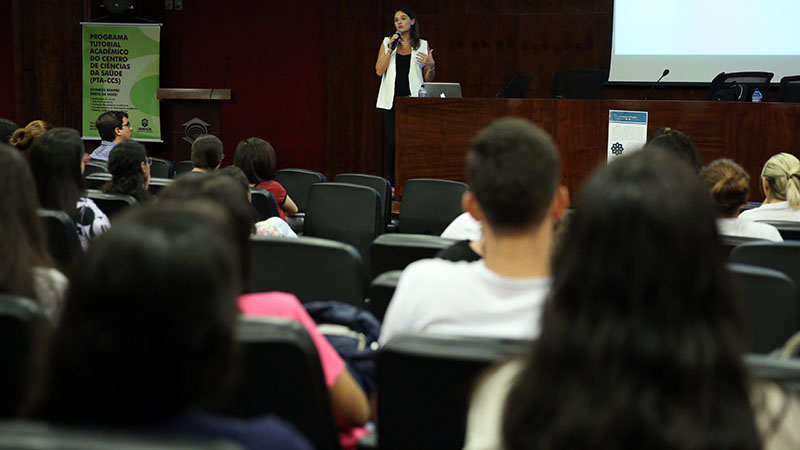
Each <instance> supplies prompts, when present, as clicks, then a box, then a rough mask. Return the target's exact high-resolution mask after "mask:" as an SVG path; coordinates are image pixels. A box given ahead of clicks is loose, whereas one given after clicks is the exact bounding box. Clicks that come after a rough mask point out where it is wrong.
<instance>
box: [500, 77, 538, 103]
mask: <svg viewBox="0 0 800 450" xmlns="http://www.w3.org/2000/svg"><path fill="white" fill-rule="evenodd" d="M532 79H533V77H532V76H530V75H526V74H523V73H519V72H517V73H515V74H514V75H511V76H510V77H509V78H508V80H506V82H505V83H504V84H503V89H501V90H500V92H498V93H497V95H495V97H497V98H528V86H530V84H531V80H532Z"/></svg>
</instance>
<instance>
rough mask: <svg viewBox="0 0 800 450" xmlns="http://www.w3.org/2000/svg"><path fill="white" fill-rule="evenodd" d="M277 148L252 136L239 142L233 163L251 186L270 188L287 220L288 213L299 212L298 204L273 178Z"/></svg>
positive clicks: (283, 216) (282, 216)
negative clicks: (245, 176) (242, 172)
mask: <svg viewBox="0 0 800 450" xmlns="http://www.w3.org/2000/svg"><path fill="white" fill-rule="evenodd" d="M276 161H277V160H276V157H275V149H274V148H272V145H271V144H270V143H269V142H267V141H265V140H263V139H260V138H257V137H251V138H249V139H245V140H243V141H242V142H239V145H237V146H236V155H234V157H233V164H234V165H236V166H237V167H239V168H240V169H242V171H244V174H245V175H247V179H248V180H249V181H250V186H251V187H257V188H260V189H266V190H268V191H269V192H270V193H271V194H272V196H273V197H275V201H276V202H277V203H278V206H280V208H278V212H280V215H281V219H283V220H286V215H287V214H288V215H290V216H293V215H295V214H297V205H296V204H295V203H294V201H292V198H291V197H289V195H288V194H287V193H286V189H284V188H283V186H281V184H280V183H278V182H277V181H275V180H273V178H274V177H275V170H276V167H277V162H276Z"/></svg>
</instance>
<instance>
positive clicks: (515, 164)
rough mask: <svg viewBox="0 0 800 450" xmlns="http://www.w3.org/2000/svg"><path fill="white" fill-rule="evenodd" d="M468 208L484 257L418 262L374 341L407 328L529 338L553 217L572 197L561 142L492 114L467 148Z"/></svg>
mask: <svg viewBox="0 0 800 450" xmlns="http://www.w3.org/2000/svg"><path fill="white" fill-rule="evenodd" d="M467 178H468V181H469V185H470V188H471V191H469V192H468V193H467V194H466V195H464V198H463V206H464V210H465V211H468V212H469V213H470V214H471V215H472V216H473V217H474V218H475V219H476V220H478V221H480V222H481V224H482V226H483V236H484V245H483V248H484V259H483V260H480V261H475V262H464V261H460V262H452V261H445V260H441V259H431V260H422V261H417V262H415V263H413V264H411V265H410V266H408V267H407V268H406V269H405V271H403V274H402V276H401V278H400V281H399V282H398V285H397V289H396V291H395V295H394V297H393V298H392V301H391V303H390V304H389V308H388V309H387V311H386V316H385V319H384V322H383V327H382V330H381V336H380V342H381V343H382V344H385V343H386V342H387V341H388V340H389V339H390V338H391V337H392V336H394V335H396V334H398V333H402V332H405V331H431V332H442V333H451V334H460V335H473V336H495V337H507V338H518V339H527V338H533V337H535V336H536V335H537V334H538V329H539V325H538V322H539V320H538V319H539V315H540V313H541V306H542V304H543V302H544V298H545V297H546V295H547V293H548V291H549V286H550V278H549V277H550V255H551V245H552V233H553V221H554V220H556V219H558V218H559V217H561V215H562V214H563V213H564V211H565V209H566V208H567V206H568V203H569V195H568V193H567V189H566V188H565V187H563V186H561V184H560V181H561V169H560V159H559V154H558V149H557V148H556V145H555V143H554V142H553V140H552V138H551V137H550V136H549V135H548V134H547V133H546V132H545V131H544V130H542V129H541V128H539V127H537V126H536V125H534V124H532V123H530V122H529V121H527V120H523V119H511V118H506V119H500V120H498V121H495V122H494V123H492V124H491V125H489V126H488V127H487V128H485V129H484V130H483V131H481V132H480V133H479V134H478V136H477V137H476V138H475V139H474V140H473V141H472V144H471V145H470V149H469V151H468V153H467Z"/></svg>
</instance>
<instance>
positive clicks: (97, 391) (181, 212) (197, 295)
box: [28, 202, 240, 427]
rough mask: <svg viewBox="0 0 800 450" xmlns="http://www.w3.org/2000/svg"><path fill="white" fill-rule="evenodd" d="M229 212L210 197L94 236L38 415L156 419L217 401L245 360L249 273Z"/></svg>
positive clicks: (54, 348) (131, 422)
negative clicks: (238, 358) (242, 314)
mask: <svg viewBox="0 0 800 450" xmlns="http://www.w3.org/2000/svg"><path fill="white" fill-rule="evenodd" d="M223 217H224V213H223V212H222V211H220V210H219V208H218V207H217V206H216V205H213V204H211V203H207V202H206V203H198V202H194V203H193V204H192V203H189V204H183V205H178V204H173V205H169V206H168V207H161V206H145V207H142V208H134V209H131V210H128V211H125V212H123V213H122V214H121V216H120V218H119V221H118V222H116V223H115V224H114V227H113V228H111V229H110V231H108V232H107V233H104V234H103V235H102V236H100V237H98V238H97V239H95V240H94V242H93V243H92V246H91V247H90V248H89V251H88V252H87V254H86V255H85V257H83V258H82V261H81V264H80V270H76V271H75V272H74V273H73V274H72V278H71V280H72V281H71V286H70V289H69V294H68V297H67V301H66V304H65V308H64V311H63V315H62V317H61V322H60V324H59V327H58V329H57V331H56V334H55V336H54V339H53V340H52V343H51V348H50V349H49V352H48V361H47V367H46V368H45V369H46V370H45V371H44V373H43V376H42V378H41V379H40V380H38V382H37V384H36V386H37V389H35V391H34V395H33V399H32V403H31V405H30V406H29V410H28V415H30V416H32V417H35V418H37V419H41V420H46V421H51V422H55V423H70V424H97V425H110V426H124V427H136V426H151V425H155V424H160V423H164V422H167V421H169V420H172V419H175V418H176V417H178V416H180V415H181V414H183V413H185V412H187V411H189V410H193V409H197V408H202V407H203V406H206V405H207V402H213V401H215V400H216V399H217V398H216V397H217V396H218V395H219V394H220V389H222V388H223V387H225V385H226V381H227V380H226V379H227V378H228V376H229V375H230V372H231V369H232V367H233V366H232V364H233V362H234V358H235V342H234V326H235V321H236V317H237V307H236V295H237V293H238V290H239V286H238V271H239V270H240V269H239V266H238V261H237V260H236V258H235V256H234V254H235V251H234V249H233V248H234V245H233V243H232V242H230V240H229V239H228V238H227V237H226V236H225V233H220V227H223V225H221V224H223V222H222V221H224V218H223ZM215 225H216V226H215ZM112 267H113V270H109V268H112Z"/></svg>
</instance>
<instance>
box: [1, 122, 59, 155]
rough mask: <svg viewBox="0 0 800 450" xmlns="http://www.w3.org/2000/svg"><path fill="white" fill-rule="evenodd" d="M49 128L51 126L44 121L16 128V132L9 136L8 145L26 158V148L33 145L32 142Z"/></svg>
mask: <svg viewBox="0 0 800 450" xmlns="http://www.w3.org/2000/svg"><path fill="white" fill-rule="evenodd" d="M50 128H52V126H50V124H49V123H47V122H45V121H44V120H34V121H33V122H31V123H29V124H27V125H25V128H18V129H17V131H15V132H14V133H13V134H12V135H11V138H10V139H9V140H8V143H9V144H11V145H12V146H13V147H14V148H16V149H17V150H19V151H20V152H22V154H23V155H26V156H27V154H28V148H30V146H31V145H32V144H33V141H34V140H35V139H36V138H38V137H39V136H41V135H43V134H44V132H45V131H47V130H49V129H50Z"/></svg>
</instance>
